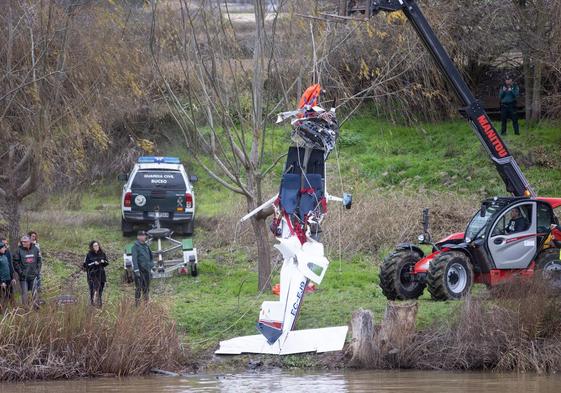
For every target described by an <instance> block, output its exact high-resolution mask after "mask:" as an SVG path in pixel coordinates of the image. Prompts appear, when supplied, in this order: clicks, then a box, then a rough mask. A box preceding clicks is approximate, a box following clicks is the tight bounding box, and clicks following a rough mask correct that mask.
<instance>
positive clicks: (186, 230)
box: [180, 220, 195, 236]
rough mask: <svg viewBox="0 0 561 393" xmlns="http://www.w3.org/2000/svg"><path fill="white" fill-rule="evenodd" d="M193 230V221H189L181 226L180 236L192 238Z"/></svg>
mask: <svg viewBox="0 0 561 393" xmlns="http://www.w3.org/2000/svg"><path fill="white" fill-rule="evenodd" d="M194 228H195V221H194V220H191V221H189V222H188V223H187V224H183V225H181V228H180V230H181V234H182V235H184V236H192V235H193V231H194Z"/></svg>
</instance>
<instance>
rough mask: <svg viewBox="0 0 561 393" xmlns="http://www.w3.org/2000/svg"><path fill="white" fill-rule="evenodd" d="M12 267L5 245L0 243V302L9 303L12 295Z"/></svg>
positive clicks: (13, 281) (14, 281) (13, 282)
mask: <svg viewBox="0 0 561 393" xmlns="http://www.w3.org/2000/svg"><path fill="white" fill-rule="evenodd" d="M15 283H16V280H15V279H14V267H13V265H12V260H11V258H10V253H9V251H8V247H7V245H6V243H4V242H2V241H0V298H1V299H0V301H1V302H2V303H4V301H6V300H7V301H11V300H12V294H13V289H14V288H13V286H14V285H15Z"/></svg>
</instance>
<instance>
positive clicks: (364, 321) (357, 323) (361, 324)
mask: <svg viewBox="0 0 561 393" xmlns="http://www.w3.org/2000/svg"><path fill="white" fill-rule="evenodd" d="M351 331H352V336H353V338H352V342H351V350H352V358H351V362H350V363H351V365H352V366H353V367H374V364H375V363H376V351H375V348H374V316H373V315H372V311H370V310H364V309H362V308H360V309H358V310H357V311H355V312H354V313H353V316H352V320H351Z"/></svg>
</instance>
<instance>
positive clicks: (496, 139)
mask: <svg viewBox="0 0 561 393" xmlns="http://www.w3.org/2000/svg"><path fill="white" fill-rule="evenodd" d="M380 11H385V12H397V11H402V12H403V14H404V15H405V17H406V18H407V19H408V20H409V22H410V23H411V25H412V26H413V28H414V29H415V31H416V32H417V34H418V35H419V37H420V38H421V40H422V42H423V44H424V45H425V46H426V48H427V49H428V50H429V52H430V54H431V56H432V58H433V59H434V61H435V62H436V64H437V65H438V67H439V69H440V70H441V71H442V73H443V74H444V75H445V76H446V79H447V80H448V81H449V82H450V84H451V85H452V87H453V89H454V91H455V93H456V95H457V96H458V98H459V99H460V100H461V102H462V104H463V107H462V108H461V109H460V113H461V114H462V116H463V117H464V118H466V120H467V121H468V122H469V123H470V125H471V126H472V128H473V130H474V132H475V134H476V135H477V137H478V138H479V140H480V141H481V143H482V145H483V147H484V148H485V150H486V151H487V152H488V154H489V156H490V158H491V160H492V161H493V163H494V164H495V167H496V169H497V171H498V172H499V175H500V176H501V178H502V180H503V181H504V183H505V185H506V189H507V191H508V192H510V193H511V194H512V195H513V196H512V197H496V198H492V199H487V200H485V201H483V202H482V204H481V209H480V210H479V211H478V212H477V213H476V214H475V215H474V216H473V218H472V219H471V221H470V222H469V224H468V226H467V228H466V230H465V232H464V233H455V234H452V235H450V236H448V237H447V238H445V239H442V240H440V241H438V242H436V243H434V244H433V248H432V252H431V253H430V254H429V255H424V253H423V251H422V250H421V248H420V247H419V246H418V245H414V244H400V245H398V246H397V249H396V250H395V251H394V252H393V253H391V254H390V255H389V256H387V257H386V258H385V260H384V262H383V264H382V266H381V267H380V287H381V288H382V291H383V292H384V295H385V296H386V297H387V298H388V299H391V300H393V299H415V298H418V297H419V296H421V294H422V293H423V291H424V289H425V288H426V287H428V290H429V292H430V293H431V295H432V298H433V299H435V300H447V299H459V298H461V297H462V296H465V295H466V294H467V293H469V291H470V289H471V287H472V285H473V284H474V283H484V284H487V285H488V286H494V285H496V284H498V283H501V282H503V281H505V280H507V279H510V278H513V277H514V276H518V277H532V276H533V275H534V274H535V273H536V272H539V274H542V275H543V276H544V277H545V278H547V279H549V280H551V281H552V284H553V285H555V286H560V287H561V259H560V247H561V230H559V227H558V226H557V225H558V220H557V217H556V216H555V214H554V212H553V209H555V208H557V207H559V206H561V198H540V197H537V196H536V194H535V192H534V191H533V190H532V188H531V186H530V184H529V182H528V180H527V179H526V177H525V176H524V174H523V173H522V171H521V170H520V167H519V166H518V164H517V162H516V161H515V159H514V157H513V156H512V155H511V154H510V152H509V150H508V148H507V146H506V144H505V143H504V142H503V140H502V139H501V137H500V136H499V133H498V132H497V130H496V129H495V127H493V124H492V123H491V119H490V118H489V116H488V115H487V113H486V112H485V109H484V108H483V106H482V105H481V104H480V102H479V101H478V100H477V99H476V98H475V96H474V95H473V93H472V92H471V90H470V89H469V87H468V85H467V84H466V83H465V81H464V80H463V79H462V77H461V75H460V73H459V71H458V70H457V68H456V67H455V65H454V63H453V62H452V60H451V59H450V57H449V55H448V54H447V53H446V50H445V49H444V47H443V46H442V44H441V43H440V41H439V40H438V38H437V37H436V35H435V34H434V32H433V30H432V28H431V27H430V25H429V23H428V22H427V20H426V18H425V17H424V15H423V13H422V12H421V9H420V8H419V6H418V5H417V4H416V2H415V0H365V1H360V0H350V1H349V2H348V3H347V7H346V9H345V11H344V14H345V15H344V17H346V18H348V17H353V16H355V15H359V16H360V15H364V16H366V17H370V16H373V15H375V14H377V13H378V12H380ZM423 222H424V224H425V225H424V226H425V228H424V229H425V231H424V232H425V233H424V234H423V235H421V236H419V240H420V242H421V243H430V236H429V234H428V211H425V212H424V219H423ZM430 244H432V243H430Z"/></svg>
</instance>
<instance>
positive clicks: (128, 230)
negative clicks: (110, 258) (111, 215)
mask: <svg viewBox="0 0 561 393" xmlns="http://www.w3.org/2000/svg"><path fill="white" fill-rule="evenodd" d="M121 232H123V237H129V236H132V235H133V232H134V226H133V225H132V224H131V223H130V222H126V221H125V219H124V218H121Z"/></svg>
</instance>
